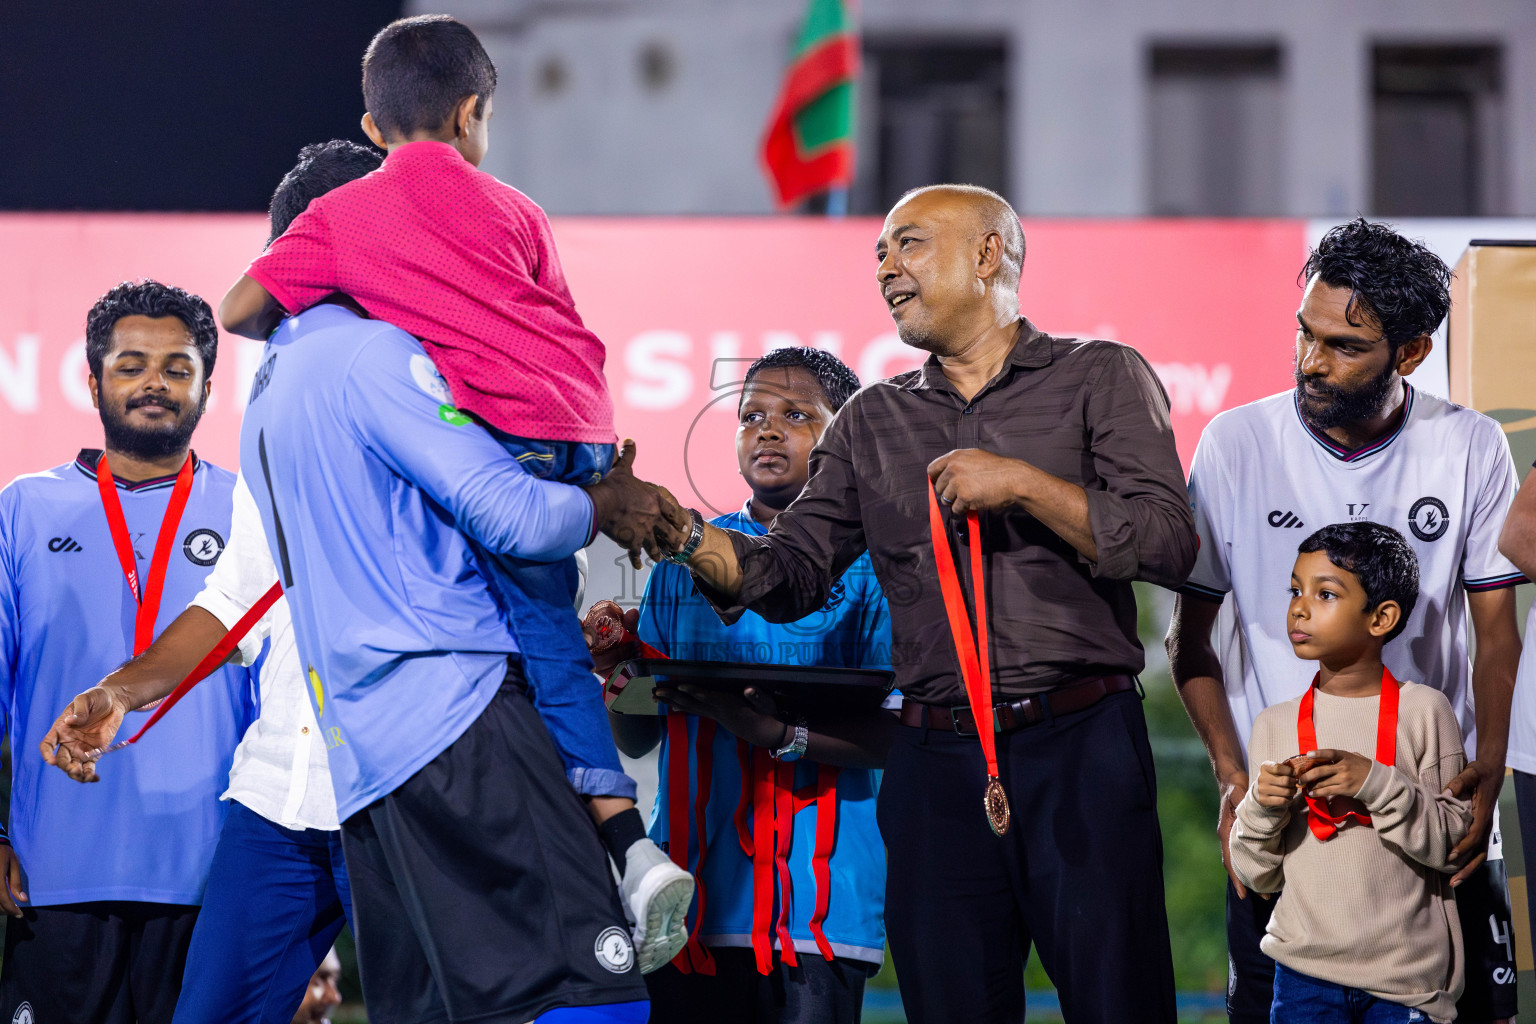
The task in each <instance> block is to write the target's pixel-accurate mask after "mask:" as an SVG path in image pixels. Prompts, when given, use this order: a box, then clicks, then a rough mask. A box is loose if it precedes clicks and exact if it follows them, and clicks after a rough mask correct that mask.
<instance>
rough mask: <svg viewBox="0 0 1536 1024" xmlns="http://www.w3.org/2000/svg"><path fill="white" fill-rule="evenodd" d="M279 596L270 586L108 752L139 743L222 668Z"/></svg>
mask: <svg viewBox="0 0 1536 1024" xmlns="http://www.w3.org/2000/svg"><path fill="white" fill-rule="evenodd" d="M282 596H283V585H282V584H281V583H274V584H272V586H271V587H270V588H269V589H268V590H267V592H266V593H265V594H262V595H261V597H260V598H258V599H257V601H256V603H255V604H253V605H251V606H250V607H249V608H247V609H246V612H245V614H244V615H242V616H240V621H238V622H236V623H235V625H234V628H232V629H231V630H230V631H229V632H228V633H225V634H224V638H223V639H222V640H220V641H219V642H218V643H216V644H214V645H213V650H211V651H209V652H208V653H207V654H205V655H203V660H202V661H199V662H198V663H197V664H196V665H195V666H194V667H193V669H192V671H191V672H188V673H187V677H186V678H185V679H183V680H182V681H181V682H179V683H177V684H176V689H174V690H172V691H171V692H170V693H168V694H166V695H165V696H164V697H162V698H161V699H160V700H159V701H157V702H156V705H157V706H155V713H154V714H152V715H150V716H149V721H147V722H145V723H144V724H143V725H142V726H140V727H139V731H138V732H136V733H134V734H133V735H132V736H131V737H129V738H128V739H126V740H123V741H122V742H121V743H115V744H113V745H112V747H111V749H112V750H121V749H123V748H124V747H126V746H128V744H130V743H137V742H139V740H140V739H141V738H142V737H143V736H144V734H145V733H146V732H148V731H149V727H150V726H152V725H154V724H155V723H156V722H158V721H160V719H161V718H163V717H165V713H166V712H167V711H169V710H171V708H173V707H175V706H176V702H177V701H179V700H181V698H183V697H185V696H186V695H187V691H188V690H190V689H192V687H194V686H196V685H197V684H198V683H200V682H202V681H203V680H204V679H206V678H207V677H208V674H209V673H211V672H212V671H213V670H214V669H216V668H218V667H219V666H220V665H222V664H224V661H225V659H227V658H228V657H229V654H230V652H231V651H233V650H234V649H235V648H236V647H238V646H239V645H240V641H241V640H244V639H245V635H246V634H247V633H249V632H250V631H251V630H252V629H254V628H256V623H257V622H259V621H261V617H262V616H263V615H265V614H267V609H268V608H271V607H272V606H273V605H274V604H276V603H277V599H278V598H280V597H282ZM141 710H142V709H141Z"/></svg>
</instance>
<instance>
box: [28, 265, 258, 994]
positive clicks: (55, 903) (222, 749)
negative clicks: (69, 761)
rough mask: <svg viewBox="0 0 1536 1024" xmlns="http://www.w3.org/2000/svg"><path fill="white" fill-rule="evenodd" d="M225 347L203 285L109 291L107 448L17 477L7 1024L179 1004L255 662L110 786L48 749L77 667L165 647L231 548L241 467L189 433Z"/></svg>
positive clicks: (85, 671)
mask: <svg viewBox="0 0 1536 1024" xmlns="http://www.w3.org/2000/svg"><path fill="white" fill-rule="evenodd" d="M217 343H218V333H217V329H216V328H215V326H214V322H213V314H212V311H211V310H209V308H208V305H207V303H205V302H204V301H203V300H202V299H200V298H198V297H197V296H195V295H189V294H188V293H186V292H184V291H182V290H181V289H179V288H172V287H168V286H166V285H162V284H159V283H156V282H154V281H143V282H139V283H137V284H126V283H125V284H121V285H118V286H117V287H116V288H113V289H112V290H111V291H109V292H107V294H106V295H104V296H103V297H102V298H101V299H100V301H98V302H97V303H96V305H95V307H94V308H92V310H91V312H90V315H89V316H88V317H87V320H86V358H87V362H88V363H89V365H90V370H91V381H90V385H91V395H92V399H93V401H94V403H95V405H96V408H97V409H98V411H99V412H100V415H101V422H102V427H103V431H104V434H105V443H104V445H103V447H102V448H101V449H94V448H93V449H86V450H83V451H81V452H80V454H79V455H78V456H77V457H76V458H75V459H74V460H73V461H72V462H70V463H66V464H65V465H63V466H59V467H56V468H54V469H50V470H46V471H44V472H41V473H32V474H28V475H25V476H22V477H18V478H17V479H16V480H15V481H13V482H12V483H11V484H10V485H9V486H7V487H6V488H5V489H4V490H3V491H0V688H3V690H0V694H3V700H4V710H5V715H6V722H7V724H8V725H9V729H10V740H11V749H12V751H13V752H14V753H13V761H12V770H13V782H12V789H11V815H10V818H11V821H10V824H11V833H10V835H9V837H8V838H0V843H3V844H4V845H3V846H0V867H3V869H4V872H5V876H6V882H7V890H6V891H0V908H3V909H4V910H5V911H6V912H7V913H8V914H10V915H11V917H12V920H11V922H10V925H9V926H8V927H7V928H6V935H5V966H4V970H3V975H0V1020H17V1021H20V1020H38V1021H92V1022H106V1024H117V1022H123V1024H129V1022H132V1021H140V1022H162V1024H163V1022H168V1021H170V1019H171V1013H172V1010H173V1009H174V1007H175V1005H176V998H177V994H178V992H179V990H180V986H181V974H182V964H183V962H184V961H185V958H186V953H187V943H188V941H189V939H190V937H191V933H192V925H193V921H194V920H195V919H196V917H197V911H198V905H199V904H200V903H201V902H202V899H203V889H204V883H205V881H206V879H207V875H208V866H209V861H210V859H211V858H212V856H213V850H214V844H215V842H216V840H217V838H218V834H219V828H220V824H221V823H222V821H223V817H224V808H223V805H222V804H221V803H220V802H219V799H218V795H219V792H220V791H221V790H222V789H223V788H224V782H225V779H226V778H227V776H228V774H229V766H230V758H231V756H232V754H233V752H234V749H235V744H236V743H237V742H238V741H239V739H240V735H241V733H243V732H244V731H245V728H246V726H247V725H248V724H249V723H250V721H251V718H252V717H253V716H254V713H255V708H254V700H253V692H252V685H251V678H250V675H249V673H248V672H247V670H246V669H244V668H236V667H231V668H225V669H221V670H219V671H218V672H215V673H214V674H213V676H211V677H210V678H209V679H208V680H207V681H206V682H204V683H203V685H202V687H200V688H199V691H198V692H197V693H196V694H193V695H192V696H191V697H190V698H188V700H187V701H186V702H185V706H183V707H182V708H179V709H177V713H176V715H175V716H173V717H172V718H171V719H170V720H168V721H167V722H165V723H164V725H162V726H161V727H160V728H159V729H157V730H156V731H155V733H154V734H153V735H151V736H150V737H148V738H147V739H146V740H145V741H144V742H143V743H142V744H140V745H139V746H138V747H137V748H136V749H135V751H134V752H133V754H131V755H125V756H124V757H123V758H122V761H121V763H120V764H118V765H116V766H115V770H114V771H113V772H112V774H111V777H110V778H109V779H107V780H105V781H104V782H103V783H102V784H100V785H97V786H91V787H80V786H77V785H76V784H75V783H73V782H70V781H69V780H68V779H66V778H65V777H64V776H63V775H62V774H60V773H58V772H55V771H53V770H52V769H50V768H48V767H47V766H46V765H45V764H44V763H43V761H42V759H41V758H39V757H37V756H36V755H35V753H34V751H35V750H36V748H37V744H38V743H39V741H40V740H41V739H42V737H43V735H44V734H45V733H46V732H47V730H48V728H49V726H50V725H51V724H52V723H53V716H54V715H55V714H56V713H57V710H58V708H59V707H62V706H63V704H64V703H66V702H68V700H69V699H70V697H71V695H72V694H71V691H73V690H75V689H78V685H79V682H78V681H79V680H80V679H85V678H92V677H99V676H101V675H103V674H105V673H106V672H108V671H110V670H111V669H112V668H114V667H115V666H117V665H119V664H121V663H122V662H123V661H125V660H126V659H128V658H130V657H132V656H133V655H134V654H135V653H136V652H137V651H140V650H143V649H144V648H145V647H147V646H148V644H149V641H150V640H151V639H152V638H153V637H154V636H155V635H156V634H157V633H158V632H159V631H160V630H161V629H162V628H164V626H165V625H166V624H168V623H169V622H170V621H171V620H172V619H174V618H175V617H176V615H177V614H178V613H179V612H180V611H181V609H183V608H184V607H186V604H187V602H188V601H189V600H191V598H192V596H193V595H194V594H196V593H197V592H198V591H199V590H200V589H201V588H202V586H203V580H204V578H205V577H206V576H207V575H208V573H209V571H210V570H211V568H212V567H213V565H214V563H215V562H216V561H217V560H218V558H219V554H220V552H221V551H222V550H223V547H224V541H225V538H227V537H228V536H229V523H230V502H231V492H232V489H233V487H234V482H235V476H234V474H233V473H230V472H227V471H225V470H223V469H220V468H218V467H217V466H213V465H211V464H209V463H206V462H203V461H201V460H199V459H198V458H197V456H196V455H195V454H193V453H192V452H191V450H190V448H189V444H190V442H191V438H192V433H193V430H194V429H195V428H196V426H197V422H198V419H199V417H200V416H201V415H202V411H203V408H204V406H205V404H206V402H207V399H208V394H209V377H210V375H211V374H212V372H213V367H214V359H215V355H216V353H217ZM133 717H134V718H136V719H137V721H130V722H129V725H130V727H131V728H134V729H137V727H138V725H139V724H140V723H142V721H143V716H142V715H138V714H135V716H133ZM86 951H89V952H88V953H87V952H86Z"/></svg>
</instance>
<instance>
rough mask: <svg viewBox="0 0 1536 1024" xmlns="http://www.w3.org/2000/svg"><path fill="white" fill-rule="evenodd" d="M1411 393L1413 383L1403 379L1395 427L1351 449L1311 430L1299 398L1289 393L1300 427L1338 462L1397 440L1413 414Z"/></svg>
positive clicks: (1366, 455) (1367, 454) (1369, 453)
mask: <svg viewBox="0 0 1536 1024" xmlns="http://www.w3.org/2000/svg"><path fill="white" fill-rule="evenodd" d="M1413 395H1414V390H1413V385H1412V384H1409V383H1408V382H1407V381H1403V418H1402V421H1401V422H1400V423H1398V425H1397V429H1396V430H1394V431H1392V433H1390V434H1388V435H1386V436H1385V437H1378V438H1377V439H1376V440H1374V441H1372V442H1370V443H1369V444H1366V445H1362V446H1361V447H1359V448H1356V449H1354V450H1353V451H1351V450H1350V449H1348V448H1345V447H1344V446H1343V445H1341V444H1339V442H1337V441H1335V440H1334V439H1333V438H1331V437H1329V436H1328V435H1327V434H1325V433H1323V432H1322V431H1321V430H1313V429H1312V424H1310V423H1308V422H1307V418H1306V417H1305V416H1303V415H1302V414H1301V399H1300V398H1299V397H1297V395H1296V394H1295V393H1294V392H1292V394H1291V407H1292V408H1293V409H1295V410H1296V419H1297V420H1298V421H1299V422H1300V423H1301V429H1303V430H1305V431H1306V432H1307V433H1308V434H1310V435H1311V436H1312V440H1314V441H1316V442H1317V444H1318V446H1319V447H1320V448H1322V449H1323V451H1325V452H1327V453H1328V454H1329V455H1332V456H1333V457H1334V458H1335V459H1338V460H1339V461H1340V462H1359V461H1360V460H1361V459H1365V458H1369V457H1370V456H1372V455H1375V454H1376V453H1377V452H1379V451H1382V450H1384V449H1385V448H1386V447H1387V446H1388V445H1390V444H1391V443H1392V442H1393V441H1396V440H1397V438H1398V435H1399V434H1401V433H1402V432H1403V430H1404V429H1405V428H1406V427H1407V426H1408V417H1409V416H1412V415H1413Z"/></svg>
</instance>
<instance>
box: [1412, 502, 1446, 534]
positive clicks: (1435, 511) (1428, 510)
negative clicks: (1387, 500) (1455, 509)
mask: <svg viewBox="0 0 1536 1024" xmlns="http://www.w3.org/2000/svg"><path fill="white" fill-rule="evenodd" d="M1450 526H1451V515H1450V512H1449V511H1447V509H1446V507H1445V502H1443V501H1441V500H1440V499H1439V498H1432V497H1428V496H1426V497H1423V498H1420V499H1419V500H1418V501H1416V502H1414V503H1413V507H1412V508H1410V509H1409V510H1408V528H1409V529H1410V530H1412V531H1413V535H1414V536H1415V537H1417V538H1419V540H1423V541H1431V540H1439V539H1440V538H1441V537H1444V536H1445V531H1446V530H1448V529H1450Z"/></svg>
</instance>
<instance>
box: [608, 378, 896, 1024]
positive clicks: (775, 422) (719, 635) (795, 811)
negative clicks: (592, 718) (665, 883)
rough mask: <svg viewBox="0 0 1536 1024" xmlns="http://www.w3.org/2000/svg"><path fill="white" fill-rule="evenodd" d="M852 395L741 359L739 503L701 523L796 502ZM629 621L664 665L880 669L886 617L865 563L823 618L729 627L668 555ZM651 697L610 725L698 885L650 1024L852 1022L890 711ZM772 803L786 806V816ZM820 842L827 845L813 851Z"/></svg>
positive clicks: (657, 984)
mask: <svg viewBox="0 0 1536 1024" xmlns="http://www.w3.org/2000/svg"><path fill="white" fill-rule="evenodd" d="M858 386H859V381H858V378H857V377H855V376H854V374H853V371H851V370H849V369H848V367H846V366H844V365H843V363H842V362H841V361H839V360H838V358H837V357H836V356H834V355H831V354H830V353H827V352H823V351H820V350H818V349H813V348H783V349H778V350H776V351H774V352H771V353H769V354H768V355H766V356H764V357H763V358H761V359H759V360H757V361H756V362H754V363H753V364H752V365H751V366H750V367H749V368H748V370H747V373H746V379H745V383H744V386H743V390H742V394H741V401H740V406H739V410H738V427H737V431H736V457H737V464H738V466H739V468H740V471H741V475H742V476H743V477H744V478H745V479H746V481H747V484H748V485H749V486H750V487H751V489H752V497H751V498H750V499H748V501H747V504H746V506H745V507H744V508H743V509H742V510H741V511H739V512H733V513H730V514H728V515H723V516H719V517H718V518H716V519H714V520H712V522H713V524H714V525H715V526H718V527H721V528H722V529H732V530H740V531H742V532H744V533H747V534H750V535H753V536H761V535H762V534H765V533H767V532H768V528H769V526H771V525H772V523H773V520H774V518H775V517H776V516H777V515H778V514H779V513H780V512H782V511H783V510H784V509H785V508H786V507H787V506H788V505H789V503H790V502H791V501H793V500H794V499H795V498H796V497H798V496H799V494H800V491H801V489H802V488H803V487H804V486H805V481H806V478H807V477H808V476H809V474H810V455H811V449H812V448H814V447H815V445H816V443H817V442H818V441H820V439H821V436H822V431H823V430H825V429H826V426H827V424H828V423H829V422H831V420H832V418H833V416H834V415H835V414H836V411H837V410H838V409H840V408H842V406H843V403H845V402H846V401H847V400H848V398H849V397H850V396H851V395H852V394H853V393H854V392H855V391H857V390H858ZM636 615H638V623H636V621H635V616H636ZM629 617H630V625H631V628H633V629H634V630H635V631H636V632H637V633H638V634H639V638H640V639H641V640H642V641H644V642H645V643H647V644H650V645H651V646H652V647H655V648H657V649H658V650H660V651H661V652H662V653H664V654H666V655H668V656H669V657H672V658H696V659H704V660H715V661H721V660H725V661H739V662H754V661H755V662H763V661H769V662H773V663H778V664H797V665H828V666H839V667H844V668H889V667H890V647H891V636H890V615H889V612H888V611H887V609H886V603H885V596H884V595H883V594H882V593H881V590H880V586H879V583H878V582H877V581H876V580H875V575H874V570H873V569H872V568H871V567H870V564H869V557H868V556H867V555H865V556H863V557H861V558H860V559H859V560H858V561H857V562H855V563H854V564H853V566H852V567H850V569H849V571H848V573H847V574H846V575H845V576H844V577H843V579H842V581H841V582H840V583H839V584H838V585H837V587H836V588H835V589H834V591H833V593H832V596H831V597H830V598H829V599H828V601H827V603H826V605H825V606H824V607H823V608H821V609H820V610H819V611H816V612H814V613H812V614H811V615H810V616H808V617H806V618H804V619H801V620H799V621H798V622H794V623H789V624H786V625H778V624H774V623H770V622H768V621H767V620H765V619H764V618H763V617H762V616H760V615H757V614H755V613H752V612H748V613H747V614H745V615H743V616H742V617H741V618H740V619H739V620H737V621H736V622H735V623H732V624H731V625H729V626H727V625H724V624H723V623H721V621H720V619H719V617H718V616H716V615H715V613H714V611H713V610H712V609H711V608H710V607H709V605H708V603H707V602H705V600H704V599H703V598H702V597H701V596H699V593H698V590H697V589H696V588H695V587H694V586H693V582H692V580H691V579H689V576H688V572H687V571H686V570H685V569H683V568H682V567H680V566H676V565H671V564H667V563H662V564H660V565H658V566H656V568H655V569H654V570H652V572H651V576H650V579H649V581H648V582H647V583H646V588H645V597H644V598H643V600H642V602H641V605H640V608H639V609H638V612H637V613H630V616H629ZM626 653H627V652H626ZM765 655H766V657H765ZM657 694H658V696H659V697H661V698H663V700H664V701H665V703H666V704H667V705H668V707H667V713H666V714H665V715H664V716H662V717H650V716H637V715H612V716H610V720H611V721H612V724H613V732H614V737H615V739H617V740H618V742H619V746H620V749H622V750H623V751H624V752H625V753H627V754H629V755H630V756H632V757H640V756H643V755H644V754H646V753H648V752H650V751H651V750H652V749H653V748H655V747H656V745H657V744H658V742H659V743H661V744H662V756H661V764H660V772H661V778H662V780H663V783H662V785H661V786H660V788H659V789H658V792H657V795H656V806H655V810H654V811H653V813H652V816H651V835H652V836H653V837H654V838H655V839H656V841H657V842H658V843H661V844H663V845H665V846H666V847H667V849H668V850H669V851H670V852H671V854H672V856H673V858H674V859H675V860H676V861H677V862H678V863H680V864H684V865H687V866H689V867H690V868H691V869H692V870H694V871H695V873H696V877H697V880H698V893H699V896H698V899H697V900H696V901H695V907H697V908H698V909H697V910H696V911H695V917H694V922H693V932H694V941H693V942H692V943H690V945H689V948H688V949H687V950H685V951H684V952H683V953H682V954H681V955H680V956H679V957H678V958H677V959H676V960H674V961H673V963H672V965H669V966H667V967H663V968H662V969H661V970H659V971H657V972H656V973H654V974H651V975H648V976H647V978H646V987H647V988H648V989H649V990H650V993H651V1020H652V1022H653V1024H716V1022H719V1021H727V1020H729V1021H738V1022H741V1024H845V1022H853V1021H857V1020H858V1019H859V1013H860V1009H861V1007H862V1004H863V997H864V983H865V980H866V979H867V978H868V977H869V976H870V975H871V974H873V973H874V972H875V971H877V970H878V969H879V967H880V963H881V961H882V960H883V959H884V953H885V927H884V915H883V908H884V904H885V850H884V848H883V847H882V845H881V841H880V833H879V829H878V828H877V826H876V824H875V793H876V790H877V788H878V785H879V773H878V772H877V771H876V769H878V768H879V767H881V766H882V765H883V764H884V762H885V752H886V750H887V749H888V748H889V746H890V743H891V739H892V738H893V736H894V733H895V731H896V728H897V724H896V717H895V715H893V714H891V713H890V712H889V711H885V710H881V709H878V708H871V709H870V710H869V711H867V712H864V713H854V714H848V715H831V716H829V715H825V714H821V715H818V714H816V712H815V711H814V710H813V709H806V710H805V712H804V713H805V716H806V717H803V718H798V719H797V718H795V717H792V716H790V715H786V714H782V713H775V712H776V711H777V709H775V708H774V707H773V706H772V700H771V698H768V697H767V695H766V694H759V693H757V692H756V691H754V690H750V689H749V690H748V691H747V693H746V694H745V695H742V694H725V693H722V692H720V691H704V690H699V689H696V688H694V687H688V686H684V687H681V688H679V689H675V690H668V689H658V690H657ZM899 702H900V699H899V698H894V704H895V705H897V706H899ZM717 724H718V725H719V726H720V728H719V729H716V728H715V727H716V725H717ZM701 786H703V787H707V788H706V790H705V793H704V794H702V795H701V794H699V792H698V790H699V787H701ZM748 787H750V788H748ZM780 800H785V801H788V803H789V805H790V807H791V809H790V810H789V811H788V813H787V815H786V816H785V818H784V819H780V818H779V817H778V814H779V813H781V811H780V808H782V807H783V804H781V803H780V802H779V801H780ZM699 809H701V811H700V810H699ZM749 823H750V824H749ZM786 831H787V832H788V833H789V836H787V837H783V838H781V839H779V841H777V842H776V841H775V839H776V837H779V836H781V834H782V833H784V832H786ZM833 837H835V845H831V846H830V847H827V846H824V845H823V843H824V840H829V839H831V838H833ZM749 848H750V850H751V852H750V853H748V852H747V851H748V849H749ZM776 865H781V866H782V873H781V872H780V870H779V869H778V867H776ZM754 871H755V872H756V873H755V874H754ZM781 912H782V914H783V915H784V916H783V917H782V918H780V917H779V916H778V915H779V913H781Z"/></svg>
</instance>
